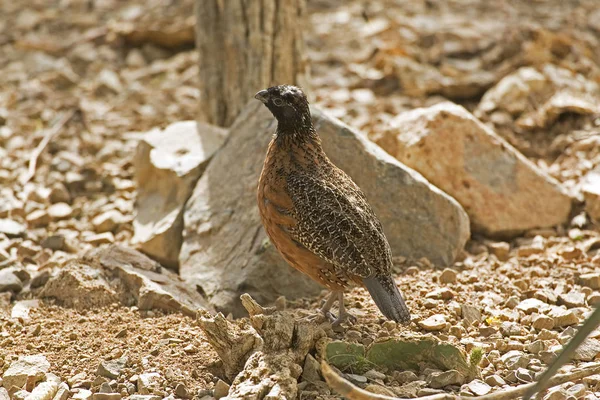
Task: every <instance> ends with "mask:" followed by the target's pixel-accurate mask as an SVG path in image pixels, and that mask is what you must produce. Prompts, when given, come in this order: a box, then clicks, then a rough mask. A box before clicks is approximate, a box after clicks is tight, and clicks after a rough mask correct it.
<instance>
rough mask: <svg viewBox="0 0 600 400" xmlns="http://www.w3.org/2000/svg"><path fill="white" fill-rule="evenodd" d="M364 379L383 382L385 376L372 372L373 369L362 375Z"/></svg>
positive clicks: (375, 371)
mask: <svg viewBox="0 0 600 400" xmlns="http://www.w3.org/2000/svg"><path fill="white" fill-rule="evenodd" d="M364 376H365V378H367V379H370V380H372V381H374V380H380V381H383V380H384V379H385V378H386V375H385V374H383V373H381V372H379V371H377V370H374V369H370V370H368V371H367V372H365V373H364Z"/></svg>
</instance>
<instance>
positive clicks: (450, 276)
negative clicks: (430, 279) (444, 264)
mask: <svg viewBox="0 0 600 400" xmlns="http://www.w3.org/2000/svg"><path fill="white" fill-rule="evenodd" d="M439 280H440V283H455V282H456V271H455V270H453V269H450V268H444V270H443V271H442V273H441V274H440V278H439Z"/></svg>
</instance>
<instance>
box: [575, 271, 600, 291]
mask: <svg viewBox="0 0 600 400" xmlns="http://www.w3.org/2000/svg"><path fill="white" fill-rule="evenodd" d="M579 284H580V285H581V286H587V287H589V288H592V289H600V273H598V272H593V273H590V274H582V275H580V276H579Z"/></svg>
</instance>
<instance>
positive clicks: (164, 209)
mask: <svg viewBox="0 0 600 400" xmlns="http://www.w3.org/2000/svg"><path fill="white" fill-rule="evenodd" d="M225 133H226V131H225V130H224V129H221V128H218V127H215V126H212V125H206V124H197V123H196V122H195V121H182V122H176V123H174V124H171V125H169V126H168V127H167V128H166V129H164V130H160V129H154V130H151V131H150V132H148V133H147V134H146V135H145V136H144V138H143V139H142V140H141V141H140V143H139V145H138V148H137V152H136V156H135V158H134V166H135V180H136V184H137V189H138V197H137V214H136V217H135V220H134V221H133V227H134V231H135V235H134V237H133V242H134V243H135V244H136V245H137V247H138V249H139V250H141V251H143V252H144V253H146V254H148V255H149V256H151V257H152V258H154V259H156V260H157V261H159V262H160V263H161V264H163V265H164V266H166V267H169V268H174V269H176V268H177V265H178V257H179V249H180V248H181V231H182V229H183V205H184V204H185V202H186V201H187V199H188V198H189V197H190V195H191V194H192V191H193V189H194V186H195V184H196V182H197V181H198V178H200V175H201V174H202V172H203V171H204V169H205V168H206V165H207V163H208V161H209V160H210V158H211V157H212V155H213V154H214V153H215V151H216V150H218V149H219V147H221V145H222V144H223V142H224V140H225Z"/></svg>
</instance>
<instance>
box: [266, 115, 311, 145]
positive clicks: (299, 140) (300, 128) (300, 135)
mask: <svg viewBox="0 0 600 400" xmlns="http://www.w3.org/2000/svg"><path fill="white" fill-rule="evenodd" d="M275 142H276V143H277V145H278V146H281V147H287V146H303V145H310V146H316V147H318V148H321V138H320V137H319V134H318V133H317V131H316V130H315V128H314V127H313V125H312V122H311V123H307V124H306V123H305V124H303V123H299V124H298V123H296V124H286V123H283V124H282V122H281V121H279V122H278V124H277V131H276V132H275Z"/></svg>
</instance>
